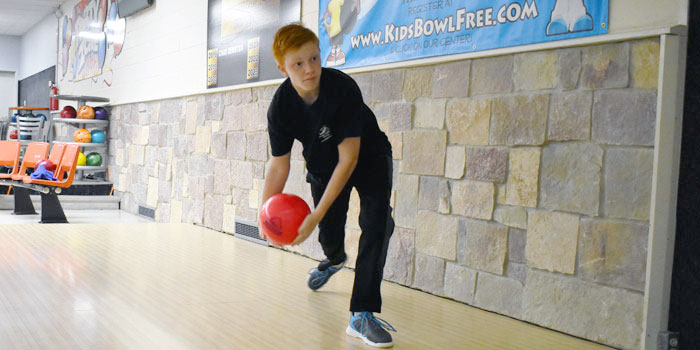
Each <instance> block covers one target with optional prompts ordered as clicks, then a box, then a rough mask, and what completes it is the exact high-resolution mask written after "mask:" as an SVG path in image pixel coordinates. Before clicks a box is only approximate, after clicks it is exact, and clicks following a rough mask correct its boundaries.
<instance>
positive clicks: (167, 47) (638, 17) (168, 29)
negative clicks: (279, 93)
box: [59, 0, 688, 104]
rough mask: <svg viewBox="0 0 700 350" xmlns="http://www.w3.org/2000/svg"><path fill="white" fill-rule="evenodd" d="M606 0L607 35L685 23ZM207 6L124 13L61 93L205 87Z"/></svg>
mask: <svg viewBox="0 0 700 350" xmlns="http://www.w3.org/2000/svg"><path fill="white" fill-rule="evenodd" d="M77 1H78V0H67V1H66V2H65V3H64V4H63V5H62V7H61V8H62V11H63V12H64V13H68V14H70V13H72V11H73V6H75V3H76V2H77ZM93 1H94V0H93ZM609 1H610V21H609V22H610V28H609V33H610V34H608V35H614V34H620V33H628V32H637V31H642V30H647V29H659V28H669V27H673V26H676V25H687V23H688V19H687V12H688V0H634V1H632V0H609ZM207 6H208V2H207V0H168V1H156V2H155V3H154V6H153V7H151V8H149V9H146V10H143V11H141V12H139V13H137V14H136V15H134V16H130V17H128V18H127V20H126V38H125V42H124V49H123V51H122V53H121V54H120V55H119V56H118V57H116V58H115V59H114V60H113V62H112V65H111V70H109V71H106V72H103V76H102V77H101V78H100V79H95V80H94V81H93V80H91V79H87V80H83V81H79V82H75V83H74V82H70V81H68V80H67V79H64V80H59V87H60V88H61V93H65V94H76V95H80V94H82V95H94V96H104V97H109V98H110V99H111V102H112V104H122V103H131V102H139V101H147V100H156V99H164V98H169V97H176V96H183V95H192V94H200V93H205V92H207V89H206V44H207V42H206V41H207ZM317 18H318V0H302V21H303V22H304V23H305V24H306V25H307V26H308V27H309V28H312V29H313V30H314V31H315V30H316V28H317V24H316V21H317ZM105 81H107V82H108V83H109V84H107V83H106V82H105ZM110 85H111V86H110ZM232 88H235V87H229V88H225V89H232Z"/></svg>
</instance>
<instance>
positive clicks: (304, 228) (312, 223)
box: [292, 212, 321, 245]
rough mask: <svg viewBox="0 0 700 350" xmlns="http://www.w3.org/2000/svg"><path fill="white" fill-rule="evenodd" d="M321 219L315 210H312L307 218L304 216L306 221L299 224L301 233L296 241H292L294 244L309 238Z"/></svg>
mask: <svg viewBox="0 0 700 350" xmlns="http://www.w3.org/2000/svg"><path fill="white" fill-rule="evenodd" d="M320 221H321V220H320V219H318V218H317V217H316V215H315V212H311V214H309V215H307V216H306V218H304V222H302V223H301V226H299V235H298V236H297V238H296V239H295V240H294V242H292V245H297V244H301V243H302V242H304V241H305V240H306V239H307V238H309V236H310V235H311V232H313V231H314V229H315V228H316V226H317V225H318V223H319V222H320Z"/></svg>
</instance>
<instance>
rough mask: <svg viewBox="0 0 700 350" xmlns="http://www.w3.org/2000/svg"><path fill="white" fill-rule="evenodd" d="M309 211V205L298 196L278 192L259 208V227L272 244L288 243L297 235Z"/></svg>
mask: <svg viewBox="0 0 700 350" xmlns="http://www.w3.org/2000/svg"><path fill="white" fill-rule="evenodd" d="M309 213H311V210H310V209H309V206H308V205H307V204H306V202H304V200H303V199H301V198H300V197H298V196H295V195H293V194H287V193H278V194H276V195H274V196H272V197H270V198H269V199H268V200H267V201H265V203H264V204H263V205H262V208H260V228H261V229H262V232H263V233H264V234H265V237H266V238H267V240H268V241H270V242H272V243H273V244H276V245H285V244H289V243H292V242H293V241H294V239H295V238H296V237H297V236H298V235H299V226H301V223H302V222H303V221H304V219H305V218H306V216H307V215H309Z"/></svg>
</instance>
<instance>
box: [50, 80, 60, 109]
mask: <svg viewBox="0 0 700 350" xmlns="http://www.w3.org/2000/svg"><path fill="white" fill-rule="evenodd" d="M56 95H58V88H57V87H56V83H54V82H53V81H49V98H50V100H49V102H50V103H49V109H50V110H52V111H57V110H58V99H57V98H56Z"/></svg>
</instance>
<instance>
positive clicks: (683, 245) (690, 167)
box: [669, 1, 700, 349]
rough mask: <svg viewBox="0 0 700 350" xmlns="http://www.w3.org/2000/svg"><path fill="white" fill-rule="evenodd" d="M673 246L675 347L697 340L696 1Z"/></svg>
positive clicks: (699, 35) (699, 29) (699, 81)
mask: <svg viewBox="0 0 700 350" xmlns="http://www.w3.org/2000/svg"><path fill="white" fill-rule="evenodd" d="M688 18H689V30H688V57H687V64H686V75H685V99H684V107H683V139H682V141H681V159H680V177H679V182H678V207H677V213H676V220H677V221H676V245H675V254H674V260H673V277H672V282H671V304H670V310H669V330H671V331H673V332H680V349H697V347H698V346H700V345H698V344H700V317H699V316H698V315H700V207H698V199H700V137H699V136H700V2H698V1H690V11H689V13H688Z"/></svg>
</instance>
